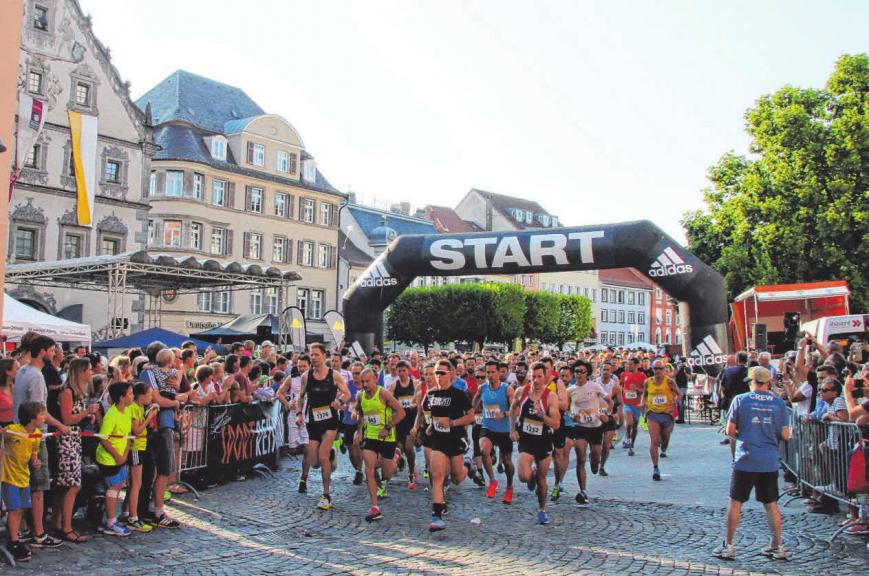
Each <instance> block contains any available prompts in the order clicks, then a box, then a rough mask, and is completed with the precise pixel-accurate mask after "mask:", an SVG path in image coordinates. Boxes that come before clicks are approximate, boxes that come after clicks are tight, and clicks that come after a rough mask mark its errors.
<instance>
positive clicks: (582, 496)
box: [576, 490, 588, 506]
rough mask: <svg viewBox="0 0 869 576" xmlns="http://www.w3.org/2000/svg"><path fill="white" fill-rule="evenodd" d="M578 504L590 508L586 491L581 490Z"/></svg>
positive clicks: (577, 497)
mask: <svg viewBox="0 0 869 576" xmlns="http://www.w3.org/2000/svg"><path fill="white" fill-rule="evenodd" d="M576 503H577V504H579V505H580V506H588V496H587V495H586V493H585V491H583V490H580V491H579V492H578V493H577V494H576Z"/></svg>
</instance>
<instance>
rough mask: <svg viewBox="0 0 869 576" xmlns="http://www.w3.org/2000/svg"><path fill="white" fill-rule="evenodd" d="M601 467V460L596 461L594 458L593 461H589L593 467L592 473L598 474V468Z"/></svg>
mask: <svg viewBox="0 0 869 576" xmlns="http://www.w3.org/2000/svg"><path fill="white" fill-rule="evenodd" d="M599 467H600V462H595V461H594V460H592V461H591V462H590V463H589V468H591V473H592V474H597V469H598V468H599Z"/></svg>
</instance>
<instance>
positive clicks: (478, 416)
mask: <svg viewBox="0 0 869 576" xmlns="http://www.w3.org/2000/svg"><path fill="white" fill-rule="evenodd" d="M474 422H475V423H476V424H477V426H479V425H480V424H482V423H483V415H482V414H474Z"/></svg>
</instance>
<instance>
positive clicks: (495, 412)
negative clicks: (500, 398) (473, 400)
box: [483, 404, 501, 418]
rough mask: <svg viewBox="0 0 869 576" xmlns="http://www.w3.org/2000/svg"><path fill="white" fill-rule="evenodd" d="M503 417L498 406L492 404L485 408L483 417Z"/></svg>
mask: <svg viewBox="0 0 869 576" xmlns="http://www.w3.org/2000/svg"><path fill="white" fill-rule="evenodd" d="M500 415H501V407H500V406H498V405H497V404H490V405H488V406H483V417H484V418H497V417H498V416H500Z"/></svg>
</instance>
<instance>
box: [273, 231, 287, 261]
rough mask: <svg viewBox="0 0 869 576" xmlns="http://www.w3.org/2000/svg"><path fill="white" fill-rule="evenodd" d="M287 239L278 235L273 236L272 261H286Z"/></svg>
mask: <svg viewBox="0 0 869 576" xmlns="http://www.w3.org/2000/svg"><path fill="white" fill-rule="evenodd" d="M286 244H287V239H286V238H282V237H280V236H275V239H274V240H273V241H272V261H273V262H286V257H287V250H286Z"/></svg>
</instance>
